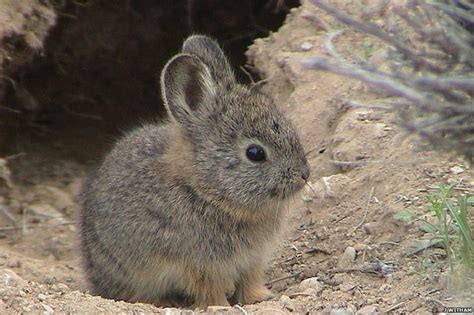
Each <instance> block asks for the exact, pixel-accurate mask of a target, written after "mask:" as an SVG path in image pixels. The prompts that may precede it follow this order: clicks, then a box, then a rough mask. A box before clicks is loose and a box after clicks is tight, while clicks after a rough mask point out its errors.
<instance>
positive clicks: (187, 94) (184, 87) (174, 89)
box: [161, 54, 216, 125]
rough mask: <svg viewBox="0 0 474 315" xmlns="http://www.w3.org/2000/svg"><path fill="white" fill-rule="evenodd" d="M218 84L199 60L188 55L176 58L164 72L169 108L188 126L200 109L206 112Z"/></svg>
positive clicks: (163, 81)
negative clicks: (205, 108) (204, 107)
mask: <svg viewBox="0 0 474 315" xmlns="http://www.w3.org/2000/svg"><path fill="white" fill-rule="evenodd" d="M215 90H216V83H215V81H214V79H213V78H212V75H211V72H210V70H209V68H208V67H207V66H206V65H205V64H204V63H203V62H202V61H201V60H199V58H197V57H195V56H191V55H187V54H179V55H176V56H175V57H173V58H172V59H171V60H170V61H168V63H167V64H166V65H165V67H164V68H163V71H162V72H161V93H162V96H163V101H164V103H165V106H166V109H167V110H168V112H169V113H170V115H171V117H173V118H174V119H175V120H176V121H177V122H178V123H180V124H183V125H186V124H188V123H189V122H190V120H192V117H193V116H194V114H195V111H196V110H199V109H200V110H202V109H203V108H202V107H203V106H206V104H208V103H209V101H210V100H211V99H212V97H213V96H214V95H215Z"/></svg>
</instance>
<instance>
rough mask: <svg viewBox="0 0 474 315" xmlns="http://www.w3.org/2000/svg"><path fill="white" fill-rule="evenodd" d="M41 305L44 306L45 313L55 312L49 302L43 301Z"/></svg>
mask: <svg viewBox="0 0 474 315" xmlns="http://www.w3.org/2000/svg"><path fill="white" fill-rule="evenodd" d="M41 306H42V307H43V308H44V312H43V314H44V315H50V314H54V310H53V308H52V307H51V306H49V305H48V304H43V303H41Z"/></svg>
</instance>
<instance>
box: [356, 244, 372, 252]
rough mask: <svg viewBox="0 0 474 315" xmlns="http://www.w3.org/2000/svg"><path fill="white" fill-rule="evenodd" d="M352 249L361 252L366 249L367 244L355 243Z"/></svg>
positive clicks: (367, 247)
mask: <svg viewBox="0 0 474 315" xmlns="http://www.w3.org/2000/svg"><path fill="white" fill-rule="evenodd" d="M354 249H355V250H356V251H357V252H363V251H365V250H368V249H369V246H368V245H366V244H355V245H354Z"/></svg>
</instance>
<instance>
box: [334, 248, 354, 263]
mask: <svg viewBox="0 0 474 315" xmlns="http://www.w3.org/2000/svg"><path fill="white" fill-rule="evenodd" d="M355 258H356V250H355V249H354V247H350V246H349V247H347V248H346V250H345V251H344V253H343V254H342V256H341V257H340V258H339V261H338V263H337V266H338V267H339V268H349V267H350V266H352V263H353V262H354V260H355Z"/></svg>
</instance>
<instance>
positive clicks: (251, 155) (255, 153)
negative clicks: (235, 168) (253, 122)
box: [247, 144, 266, 162]
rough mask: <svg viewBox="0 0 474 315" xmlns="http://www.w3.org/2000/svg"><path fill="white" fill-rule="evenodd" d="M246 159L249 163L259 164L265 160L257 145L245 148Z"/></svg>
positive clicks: (262, 151)
mask: <svg viewBox="0 0 474 315" xmlns="http://www.w3.org/2000/svg"><path fill="white" fill-rule="evenodd" d="M247 157H248V159H249V160H250V161H255V162H261V161H263V160H265V158H266V156H265V151H264V150H263V148H262V146H260V145H258V144H251V145H249V146H248V147H247Z"/></svg>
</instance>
